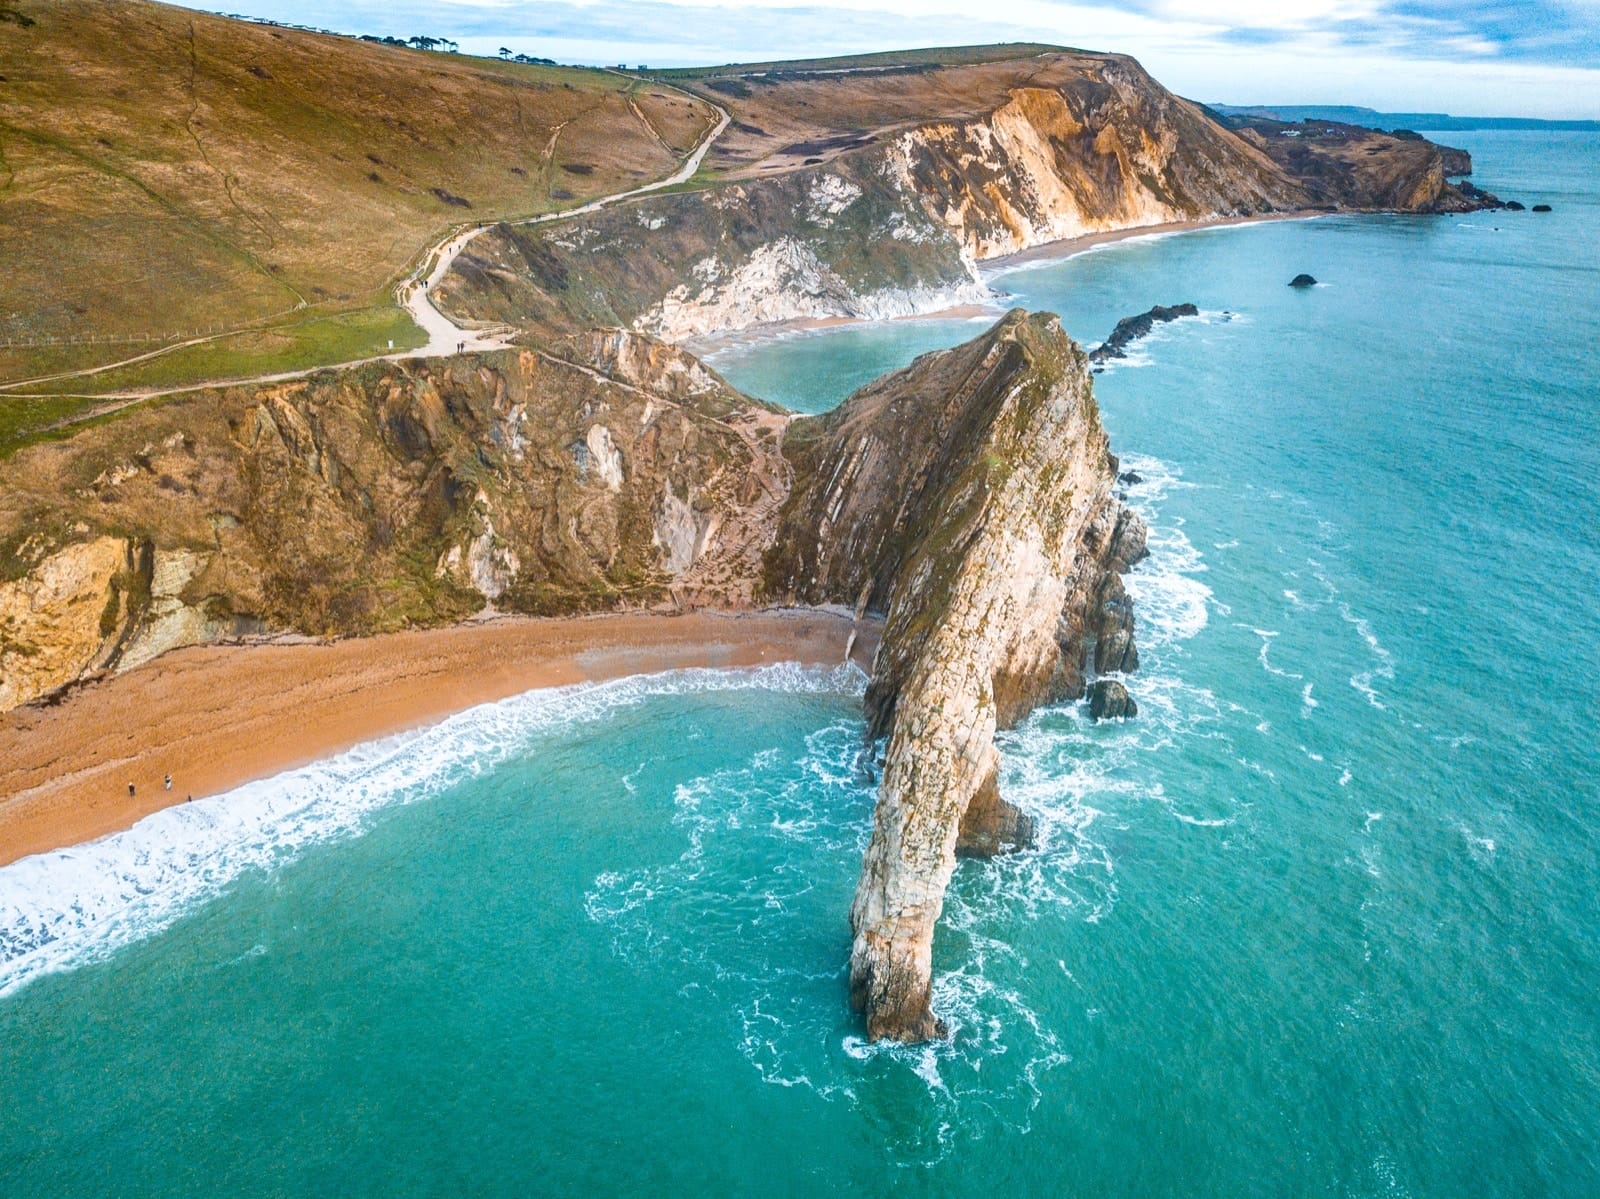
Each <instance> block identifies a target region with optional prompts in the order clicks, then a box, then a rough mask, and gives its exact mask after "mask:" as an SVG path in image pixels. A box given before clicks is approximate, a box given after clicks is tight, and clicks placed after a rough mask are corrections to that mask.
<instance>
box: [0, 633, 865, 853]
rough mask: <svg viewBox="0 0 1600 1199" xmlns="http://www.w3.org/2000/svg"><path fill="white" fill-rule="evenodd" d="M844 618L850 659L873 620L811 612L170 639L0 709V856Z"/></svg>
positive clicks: (808, 645)
mask: <svg viewBox="0 0 1600 1199" xmlns="http://www.w3.org/2000/svg"><path fill="white" fill-rule="evenodd" d="M852 631H857V632H858V633H859V636H858V638H857V641H856V646H855V649H854V652H853V653H852V658H853V659H854V660H855V661H856V662H857V663H858V664H860V665H861V666H863V668H865V667H866V666H867V665H869V664H870V662H871V654H872V652H873V650H874V649H875V648H876V645H877V637H878V628H877V625H876V623H875V622H871V621H862V622H859V623H858V622H855V621H852V620H851V619H850V617H849V615H848V614H845V613H841V612H836V611H833V610H825V609H775V610H768V611H763V612H741V613H718V612H697V613H688V614H683V615H677V616H663V615H652V614H642V613H641V614H633V613H627V614H618V615H605V616H591V617H574V618H556V619H532V618H511V617H508V618H502V619H496V620H487V621H475V622H470V623H467V624H463V625H457V626H454V627H452V628H446V629H431V630H425V631H418V632H406V633H391V634H386V635H383V636H378V637H367V638H350V639H348V640H343V641H333V642H326V643H322V642H289V643H286V642H268V643H257V644H250V645H237V646H208V647H203V648H194V649H185V650H179V651H177V652H175V653H171V654H167V655H165V656H164V657H161V658H158V659H156V661H154V662H152V663H150V664H148V665H146V666H143V667H140V668H139V669H137V670H134V671H130V672H129V673H128V674H126V675H122V676H120V677H118V678H114V679H108V680H104V681H101V682H97V683H92V684H89V685H87V686H84V687H82V688H78V689H76V690H74V691H72V692H70V693H68V694H67V695H66V697H65V698H64V699H62V700H61V701H60V702H59V703H57V704H54V705H52V706H30V707H25V708H19V709H17V710H15V711H12V712H7V713H4V714H0V865H4V864H5V863H8V862H13V861H15V860H16V859H18V858H22V857H26V856H28V855H29V854H34V853H41V852H43V851H45V850H51V849H61V848H64V847H66V846H69V845H77V844H80V843H82V842H84V841H91V840H94V839H95V838H97V837H103V836H105V835H106V834H108V833H113V832H116V831H118V830H120V829H125V828H128V827H129V826H131V825H133V824H134V823H135V822H137V821H138V820H139V819H140V818H141V817H144V816H147V815H149V814H150V813H151V812H154V811H158V810H159V809H161V808H164V807H168V806H170V805H172V804H175V803H182V802H184V800H185V799H186V798H187V797H189V796H193V797H194V798H196V799H199V798H200V797H202V796H207V795H216V794H218V793H220V792H223V791H227V790H230V789H232V788H234V787H238V786H240V785H241V784H243V783H246V782H249V781H251V780H253V779H258V778H265V777H267V776H269V775H273V774H277V773H279V772H280V771H284V770H291V769H294V768H295V767H298V766H303V765H306V764H307V763H310V762H314V761H316V760H317V759H319V758H326V757H328V756H330V755H332V754H336V753H339V752H341V751H343V750H346V749H349V748H350V747H351V746H353V745H358V744H360V743H361V742H363V741H371V740H374V739H376V738H379V737H385V736H389V735H391V734H393V733H399V732H403V731H405V730H407V729H413V728H418V727H421V726H423V725H427V724H432V723H435V722H437V721H439V720H442V719H444V718H445V717H446V716H449V715H451V714H453V713H455V712H460V711H462V710H464V709H466V708H470V707H473V706H475V705H477V704H483V703H490V702H493V701H495V700H500V699H505V698H507V697H508V696H512V695H517V694H520V693H522V692H524V691H529V690H532V689H533V688H535V687H556V686H562V685H565V684H569V683H580V682H593V681H600V680H604V679H614V678H621V677H623V676H626V675H636V674H652V673H656V672H659V671H664V670H675V669H680V668H684V667H693V666H706V667H741V666H760V665H764V664H767V663H771V662H801V663H806V664H817V665H833V664H836V663H839V662H842V661H843V660H844V656H845V646H846V644H847V643H848V642H849V639H850V635H851V632H852ZM169 774H170V775H171V776H172V789H171V790H170V791H168V790H165V789H164V787H163V778H164V776H166V775H169ZM129 783H132V784H133V785H134V794H132V795H130V794H129V792H128V784H129Z"/></svg>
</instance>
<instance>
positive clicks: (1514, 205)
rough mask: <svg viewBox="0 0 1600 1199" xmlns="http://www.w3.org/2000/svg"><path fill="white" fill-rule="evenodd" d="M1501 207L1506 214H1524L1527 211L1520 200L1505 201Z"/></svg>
mask: <svg viewBox="0 0 1600 1199" xmlns="http://www.w3.org/2000/svg"><path fill="white" fill-rule="evenodd" d="M1503 207H1504V208H1505V209H1506V211H1507V212H1526V211H1527V209H1526V207H1525V206H1524V205H1523V203H1522V201H1521V200H1507V201H1506V202H1505V204H1504V205H1503Z"/></svg>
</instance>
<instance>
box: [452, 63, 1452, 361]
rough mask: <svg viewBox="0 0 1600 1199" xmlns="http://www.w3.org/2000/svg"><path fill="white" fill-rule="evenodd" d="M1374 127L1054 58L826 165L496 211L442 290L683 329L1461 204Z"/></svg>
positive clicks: (902, 301)
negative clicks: (1011, 259)
mask: <svg viewBox="0 0 1600 1199" xmlns="http://www.w3.org/2000/svg"><path fill="white" fill-rule="evenodd" d="M1033 75H1036V76H1037V81H1036V82H1028V81H1027V80H1028V78H1030V77H1032V76H1033ZM812 86H814V85H812ZM841 86H843V85H841ZM780 90H781V86H780ZM766 102H767V103H768V105H769V107H770V106H771V104H772V103H773V102H774V101H773V99H772V97H767V99H766ZM930 102H934V98H930ZM1361 139H1362V140H1361V144H1360V145H1359V146H1357V145H1355V144H1354V143H1353V142H1349V141H1348V139H1343V140H1341V139H1340V138H1310V139H1298V140H1297V139H1294V138H1286V137H1278V136H1275V135H1274V136H1266V135H1263V134H1261V133H1260V132H1259V131H1258V130H1255V129H1247V130H1244V131H1243V133H1242V134H1241V133H1236V132H1235V131H1233V130H1230V129H1228V128H1225V127H1223V126H1222V125H1221V124H1219V123H1218V122H1217V121H1215V120H1213V119H1211V117H1210V116H1209V115H1208V114H1207V113H1206V111H1204V110H1203V109H1201V108H1200V107H1198V106H1196V105H1194V104H1191V103H1190V102H1188V101H1186V100H1182V99H1180V98H1178V97H1176V96H1174V95H1172V94H1171V93H1170V92H1168V91H1166V90H1165V89H1164V88H1162V87H1161V86H1160V85H1159V84H1158V83H1156V82H1155V81H1154V80H1153V79H1151V78H1150V76H1149V75H1147V74H1146V73H1145V72H1144V71H1143V70H1142V68H1140V67H1139V65H1138V64H1137V63H1135V62H1134V61H1133V60H1132V59H1128V58H1123V57H1120V56H1115V55H1104V56H1094V55H1076V54H1062V55H1056V56H1043V59H1041V60H1040V61H1039V62H1038V63H1036V64H1035V65H1034V67H1033V69H1032V71H1031V73H1030V74H1029V75H1022V74H1019V76H1018V78H1017V81H1016V82H1015V83H1014V84H1013V85H1011V86H1010V87H1009V88H1006V89H1002V91H1001V99H1000V100H999V102H998V103H997V104H995V105H993V106H991V107H990V108H988V109H987V110H986V111H984V112H983V113H982V114H981V115H978V116H968V117H963V118H962V119H959V120H940V119H938V118H937V112H936V111H934V112H930V113H928V115H927V116H926V117H924V119H923V120H922V121H920V122H917V123H915V124H912V125H910V126H909V127H907V128H903V129H899V130H891V131H888V132H882V133H880V134H873V135H863V136H861V137H859V138H856V139H853V140H854V141H855V142H856V143H857V144H858V148H856V149H852V150H850V151H848V152H846V153H842V154H839V155H838V156H836V157H832V158H830V159H828V160H827V161H825V162H821V161H820V160H814V161H819V165H815V166H810V167H800V168H798V169H795V168H789V169H782V170H780V171H778V173H775V174H772V175H769V176H765V177H760V178H755V179H749V178H741V179H739V180H738V181H737V182H732V183H726V184H724V185H722V186H720V187H716V188H713V189H709V190H706V191H701V192H694V193H687V194H680V195H671V196H661V197H656V198H651V199H646V200H642V201H639V202H637V203H633V204H629V205H626V206H619V207H616V208H612V209H608V210H605V211H603V212H599V213H594V214H590V215H587V216H585V217H582V218H579V219H575V220H572V221H569V222H564V223H561V224H559V225H557V226H553V227H552V226H532V227H529V226H522V227H515V226H504V225H502V226H500V227H498V228H496V229H494V230H492V231H490V232H489V233H487V234H485V235H484V236H482V237H479V238H478V239H477V240H476V241H474V242H473V243H472V245H471V246H470V247H469V248H468V249H467V251H466V252H464V253H463V254H462V255H461V257H460V258H458V259H457V260H456V264H455V267H454V269H453V270H452V272H451V274H450V275H449V277H447V278H446V279H445V280H444V282H443V283H442V284H441V286H440V287H439V289H438V292H437V294H436V297H435V298H436V299H437V300H438V301H439V302H440V303H441V304H442V305H443V306H444V307H445V308H446V309H447V310H449V311H451V312H453V313H455V314H457V315H459V316H461V317H463V318H467V319H473V320H480V321H491V322H510V323H513V324H523V325H527V326H530V327H532V328H533V329H535V330H538V331H541V333H542V332H545V331H549V330H552V329H554V330H571V329H576V328H582V327H587V326H589V325H594V324H615V325H621V326H625V327H630V328H634V329H637V330H640V331H644V332H648V333H650V334H653V335H655V336H657V337H661V338H663V339H666V340H668V341H672V342H679V341H684V340H689V339H692V338H695V337H698V336H703V335H708V334H715V333H722V332H726V331H729V330H736V329H743V328H747V327H751V326H756V325H763V324H771V323H774V322H780V321H786V320H791V319H796V318H819V317H854V318H865V319H880V318H885V317H893V316H902V315H909V314H913V313H917V312H926V311H931V310H934V309H937V308H943V307H947V306H949V305H951V304H959V303H965V302H969V301H972V300H976V299H981V298H985V297H986V296H987V291H986V289H985V287H984V285H983V282H982V280H981V278H980V277H979V273H978V264H979V263H980V262H982V261H983V260H985V259H990V258H994V257H997V256H1002V255H1006V254H1011V253H1015V252H1017V251H1020V250H1025V249H1028V248H1030V247H1033V246H1037V245H1041V244H1044V243H1047V242H1052V241H1057V240H1060V239H1063V238H1070V237H1076V236H1079V235H1082V234H1086V233H1094V232H1099V231H1105V230H1114V229H1127V228H1135V227H1141V226H1147V225H1154V224H1160V223H1163V222H1169V221H1187V220H1204V219H1212V218H1219V217H1228V216H1241V215H1249V214H1259V213H1269V212H1280V211H1290V210H1301V209H1306V208H1312V207H1340V208H1346V209H1351V210H1375V209H1402V210H1406V211H1433V210H1435V209H1437V208H1439V207H1440V206H1441V205H1445V206H1448V204H1449V203H1455V202H1457V201H1460V200H1461V197H1460V196H1459V195H1458V194H1457V193H1456V192H1455V191H1454V189H1452V188H1451V187H1450V186H1449V185H1448V184H1447V183H1446V182H1445V180H1444V176H1443V167H1442V159H1441V158H1440V155H1439V151H1438V147H1435V146H1433V145H1432V144H1431V143H1428V142H1424V141H1420V140H1415V139H1410V140H1408V139H1400V138H1395V137H1392V136H1390V135H1387V134H1382V133H1378V132H1375V131H1370V130H1368V131H1362V134H1361ZM846 140H852V139H846Z"/></svg>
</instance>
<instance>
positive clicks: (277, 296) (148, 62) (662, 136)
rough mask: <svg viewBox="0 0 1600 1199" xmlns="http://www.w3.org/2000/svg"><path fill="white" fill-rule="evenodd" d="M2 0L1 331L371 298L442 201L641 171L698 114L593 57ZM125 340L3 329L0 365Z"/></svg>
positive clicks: (505, 197) (459, 213)
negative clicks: (467, 51) (496, 58)
mask: <svg viewBox="0 0 1600 1199" xmlns="http://www.w3.org/2000/svg"><path fill="white" fill-rule="evenodd" d="M0 7H4V8H5V9H6V10H7V12H8V14H9V15H8V17H7V19H6V20H5V21H4V22H0V228H3V229H4V230H5V236H4V237H3V238H0V273H3V276H4V278H5V279H6V281H7V293H8V297H9V298H8V300H7V302H6V303H5V305H4V306H3V307H0V342H4V341H8V340H9V341H13V342H30V343H37V342H41V341H44V340H47V339H51V338H83V337H86V336H89V335H97V336H100V337H106V336H121V337H129V336H141V335H146V334H149V335H153V336H156V337H164V336H166V335H168V334H172V333H176V332H179V331H182V330H189V329H194V328H197V327H211V326H218V325H221V326H225V327H232V326H236V325H240V324H244V323H247V322H257V321H262V320H264V319H267V318H271V317H273V316H274V315H275V314H283V313H291V314H297V316H296V317H295V319H302V318H304V317H307V316H317V315H326V314H328V313H330V312H336V311H341V310H346V311H347V310H350V309H355V308H361V307H364V306H368V305H374V304H378V305H385V304H387V303H388V297H387V294H386V292H385V285H386V284H387V283H389V282H390V281H391V280H392V279H393V278H394V277H395V276H396V275H397V274H398V273H400V272H401V271H402V270H403V269H404V268H405V267H406V266H407V264H408V262H409V261H410V260H411V259H412V258H413V256H415V255H416V254H417V253H418V251H419V250H421V249H422V248H423V246H424V245H425V244H426V243H428V242H429V241H430V240H432V239H433V238H434V237H435V236H437V235H438V234H440V233H442V232H443V231H444V230H445V229H447V228H448V227H449V226H450V225H451V224H452V223H456V222H460V221H463V220H472V219H480V218H487V219H493V218H498V217H505V216H514V215H520V214H532V213H538V212H541V211H548V210H550V209H552V208H557V207H561V206H563V205H564V204H568V203H571V202H573V201H574V200H575V199H576V200H582V199H585V198H588V197H592V196H598V195H602V194H605V193H609V192H613V191H616V190H619V189H621V188H625V187H629V186H637V185H638V184H639V183H641V182H646V181H648V180H650V179H652V178H657V177H659V176H661V175H664V174H666V173H668V172H670V171H671V170H672V169H673V167H674V166H675V165H676V158H677V156H678V155H680V154H681V153H682V152H683V151H684V150H685V149H686V148H687V147H688V146H690V145H692V144H693V142H694V141H695V139H696V137H697V136H698V135H699V133H700V131H702V130H703V129H704V128H705V127H706V126H707V124H708V123H709V122H710V121H711V120H712V119H713V114H712V113H711V110H710V109H709V107H707V106H704V105H701V104H700V103H699V102H697V101H691V100H689V99H688V98H687V97H684V96H682V95H678V94H675V93H673V92H672V91H671V90H670V89H666V88H662V87H660V86H652V85H649V84H643V83H640V82H638V81H631V80H628V79H625V78H622V77H620V76H617V75H614V74H609V73H605V72H600V71H592V70H577V69H564V68H549V67H531V66H520V65H516V64H510V63H500V62H492V61H486V60H481V59H470V58H459V57H457V56H455V55H447V54H434V53H423V52H420V51H410V50H401V49H395V48H392V47H385V46H376V45H372V44H369V43H364V42H361V41H358V40H354V39H349V38H336V37H329V36H323V35H317V34H311V33H304V32H299V31H295V30H289V29H278V28H271V27H267V26H261V25H255V24H249V23H243V22H239V21H232V20H227V19H225V18H221V17H215V16H210V15H207V14H204V13H198V12H191V11H189V10H187V9H177V8H171V7H168V6H165V5H159V4H151V3H144V2H141V0H48V2H45V0H0ZM634 93H637V95H634ZM390 332H391V333H392V330H391V331H390ZM380 344H381V343H380ZM133 352H136V347H135V348H129V347H126V346H123V347H118V348H115V349H108V348H106V347H104V346H102V347H98V348H93V349H84V350H79V351H74V352H70V353H65V354H64V353H62V352H61V351H60V350H56V351H50V350H49V349H47V348H45V347H42V346H37V345H33V346H30V347H28V348H27V349H25V350H23V351H17V350H12V351H11V352H7V351H6V350H5V348H4V347H3V346H0V378H18V377H22V376H24V375H27V374H29V373H31V371H30V368H31V369H33V370H36V369H41V368H49V367H65V366H81V365H85V364H87V363H88V362H90V361H109V360H114V359H119V358H122V357H125V356H127V355H128V354H130V353H133Z"/></svg>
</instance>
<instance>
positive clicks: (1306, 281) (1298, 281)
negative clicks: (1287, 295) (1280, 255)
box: [1289, 275, 1317, 287]
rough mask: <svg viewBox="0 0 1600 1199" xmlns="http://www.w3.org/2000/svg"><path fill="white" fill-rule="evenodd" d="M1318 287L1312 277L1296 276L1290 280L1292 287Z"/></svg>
mask: <svg viewBox="0 0 1600 1199" xmlns="http://www.w3.org/2000/svg"><path fill="white" fill-rule="evenodd" d="M1316 285H1317V281H1316V280H1315V279H1313V278H1312V277H1311V276H1310V275H1296V276H1295V277H1294V278H1293V279H1290V280H1289V286H1290V287H1315V286H1316Z"/></svg>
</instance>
